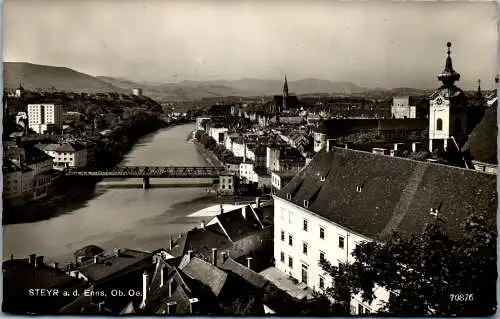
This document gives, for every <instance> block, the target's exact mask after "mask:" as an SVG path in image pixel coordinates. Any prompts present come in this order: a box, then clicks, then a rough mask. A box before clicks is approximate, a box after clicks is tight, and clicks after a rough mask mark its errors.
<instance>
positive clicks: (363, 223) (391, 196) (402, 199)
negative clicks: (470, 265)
mask: <svg viewBox="0 0 500 319" xmlns="http://www.w3.org/2000/svg"><path fill="white" fill-rule="evenodd" d="M321 177H324V181H321V180H322V178H321ZM359 187H361V191H358V189H359ZM288 194H290V195H288ZM277 196H278V197H280V198H282V199H283V200H287V201H289V202H292V203H293V204H295V205H297V206H300V207H304V206H303V205H304V200H307V201H308V208H307V210H308V211H310V212H312V213H314V214H316V215H319V216H321V217H323V218H325V219H327V220H329V221H331V222H334V223H336V224H338V225H341V226H343V227H346V228H348V229H350V230H352V231H354V232H356V233H358V234H361V235H364V236H366V237H368V238H371V239H378V240H384V238H386V236H387V235H388V234H390V232H391V231H392V230H397V231H399V232H400V233H417V232H421V231H422V230H423V227H424V226H425V225H426V223H429V222H431V221H432V220H433V219H434V217H433V216H431V215H430V209H431V208H434V209H436V208H437V209H439V212H440V213H439V216H440V218H442V219H443V220H445V221H446V222H445V223H444V224H445V227H446V229H447V231H448V233H449V234H450V235H451V236H456V235H458V234H459V232H460V223H461V222H462V221H463V220H464V219H465V218H466V217H467V216H468V215H469V214H470V213H472V212H475V213H479V214H484V216H485V217H486V219H487V220H488V221H490V222H491V223H496V203H497V194H496V176H494V175H488V174H484V173H481V172H478V171H473V170H466V169H461V168H456V167H451V166H445V165H439V164H433V163H427V162H418V161H413V160H409V159H404V158H398V157H390V156H381V155H375V154H371V153H368V152H361V151H354V150H347V149H343V148H336V147H334V148H333V150H332V151H330V152H325V151H322V152H319V153H318V154H317V155H316V156H315V157H314V158H313V160H312V161H311V163H309V165H308V166H307V167H306V168H305V169H304V170H302V171H301V172H299V173H298V174H297V175H296V176H295V177H294V178H293V179H292V180H291V181H290V182H289V183H288V184H287V185H286V186H285V187H284V188H282V190H281V191H280V192H278V194H277ZM288 196H291V197H288ZM287 198H291V199H290V200H288V199H287Z"/></svg>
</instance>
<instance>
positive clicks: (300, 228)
mask: <svg viewBox="0 0 500 319" xmlns="http://www.w3.org/2000/svg"><path fill="white" fill-rule="evenodd" d="M273 198H274V258H275V261H276V265H275V267H276V268H277V269H279V270H280V271H282V272H284V273H286V274H289V275H291V276H292V277H294V278H295V279H297V280H298V281H300V282H303V283H305V284H307V286H308V287H310V288H311V289H313V290H316V291H323V290H324V289H325V288H327V287H331V284H332V280H331V278H330V277H329V276H328V275H326V274H325V273H324V271H323V270H322V268H321V266H320V265H319V261H320V260H321V259H326V260H327V261H329V262H330V263H331V264H332V265H333V266H338V265H339V263H340V262H342V263H345V262H349V261H351V262H352V261H353V260H354V257H352V255H351V254H352V252H353V250H354V248H355V247H356V246H357V245H358V244H360V243H361V242H364V241H371V239H369V238H367V237H365V236H362V235H360V234H357V233H354V232H352V231H351V230H349V229H348V228H346V227H343V226H341V225H338V224H336V223H334V222H332V221H329V220H327V219H326V218H324V217H321V216H319V215H317V214H314V213H313V212H311V211H309V210H308V209H307V205H308V203H307V202H304V203H303V206H297V205H295V204H293V203H291V202H289V201H286V200H284V199H282V198H280V197H277V196H273ZM375 295H376V297H377V298H376V299H375V300H374V301H373V302H372V304H367V303H365V302H363V301H362V299H361V298H360V296H355V297H353V299H352V302H351V309H352V310H351V311H352V312H353V313H355V314H358V312H361V313H370V312H375V311H377V310H378V309H380V308H381V307H382V306H383V301H384V300H388V298H389V292H387V291H386V290H384V289H382V288H377V289H376V290H375Z"/></svg>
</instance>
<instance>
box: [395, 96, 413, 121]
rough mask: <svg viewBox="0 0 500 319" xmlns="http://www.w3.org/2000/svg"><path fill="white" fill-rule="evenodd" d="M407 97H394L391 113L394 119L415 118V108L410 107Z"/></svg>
mask: <svg viewBox="0 0 500 319" xmlns="http://www.w3.org/2000/svg"><path fill="white" fill-rule="evenodd" d="M410 101H411V99H410V97H409V96H395V97H394V98H393V100H392V106H391V113H392V116H393V118H395V119H414V118H417V107H416V106H415V105H410Z"/></svg>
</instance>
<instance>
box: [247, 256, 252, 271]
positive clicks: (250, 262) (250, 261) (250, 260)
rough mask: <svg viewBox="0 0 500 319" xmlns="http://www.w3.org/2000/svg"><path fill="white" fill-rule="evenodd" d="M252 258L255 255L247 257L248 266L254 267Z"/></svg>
mask: <svg viewBox="0 0 500 319" xmlns="http://www.w3.org/2000/svg"><path fill="white" fill-rule="evenodd" d="M252 259H253V257H247V267H248V268H249V269H252Z"/></svg>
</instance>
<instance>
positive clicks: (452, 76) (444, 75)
mask: <svg viewBox="0 0 500 319" xmlns="http://www.w3.org/2000/svg"><path fill="white" fill-rule="evenodd" d="M446 46H447V47H448V52H447V54H448V57H447V58H446V64H445V66H444V70H443V72H441V73H440V74H439V75H438V80H439V81H441V82H443V84H445V85H453V83H455V81H458V80H460V74H459V73H457V72H455V70H453V64H452V62H451V56H450V54H451V51H450V47H451V42H448V43H446Z"/></svg>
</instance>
